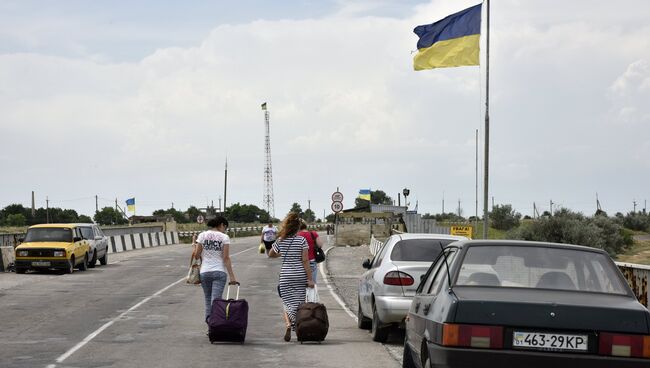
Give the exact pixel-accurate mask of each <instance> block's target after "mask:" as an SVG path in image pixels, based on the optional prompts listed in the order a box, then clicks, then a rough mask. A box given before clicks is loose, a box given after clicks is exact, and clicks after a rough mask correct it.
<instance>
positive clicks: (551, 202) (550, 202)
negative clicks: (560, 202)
mask: <svg viewBox="0 0 650 368" xmlns="http://www.w3.org/2000/svg"><path fill="white" fill-rule="evenodd" d="M549 204H550V205H551V206H550V207H551V216H553V200H552V199H551V200H550V201H549Z"/></svg>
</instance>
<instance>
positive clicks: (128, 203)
mask: <svg viewBox="0 0 650 368" xmlns="http://www.w3.org/2000/svg"><path fill="white" fill-rule="evenodd" d="M126 208H127V209H128V211H129V212H133V213H135V198H129V199H127V200H126Z"/></svg>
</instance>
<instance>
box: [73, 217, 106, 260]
mask: <svg viewBox="0 0 650 368" xmlns="http://www.w3.org/2000/svg"><path fill="white" fill-rule="evenodd" d="M76 225H77V227H79V228H80V229H81V235H83V238H84V239H86V240H88V243H89V245H90V253H89V254H88V267H90V268H93V267H95V265H96V264H97V261H99V263H100V264H101V265H102V266H105V265H106V264H107V263H108V237H107V236H106V235H104V233H103V232H102V230H101V229H100V228H99V226H97V225H94V224H76Z"/></svg>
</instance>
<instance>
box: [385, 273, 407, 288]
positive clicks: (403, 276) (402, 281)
mask: <svg viewBox="0 0 650 368" xmlns="http://www.w3.org/2000/svg"><path fill="white" fill-rule="evenodd" d="M413 283H415V280H413V277H411V275H409V274H408V273H404V272H401V271H390V272H388V273H386V276H384V284H386V285H395V286H411V285H413Z"/></svg>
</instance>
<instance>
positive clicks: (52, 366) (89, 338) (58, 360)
mask: <svg viewBox="0 0 650 368" xmlns="http://www.w3.org/2000/svg"><path fill="white" fill-rule="evenodd" d="M253 249H257V246H255V247H253V248H248V249H244V250H242V251H240V252H237V253H235V254H233V255H231V257H234V256H236V255H238V254H242V253H244V252H248V251H249V250H253ZM181 281H185V277H183V278H182V279H180V280H177V281H174V282H173V283H171V284H169V285H167V286H165V287H164V288H162V289H160V290H158V291H156V292H155V293H154V294H152V295H151V296H148V297H146V298H144V299H142V300H141V301H140V302H139V303H138V304H136V305H134V306H132V307H131V308H129V309H127V310H126V311H124V312H122V313H121V314H120V315H119V316H117V317H115V318H113V319H112V320H110V321H108V322H106V323H105V324H104V325H103V326H102V327H100V328H98V329H97V330H95V331H94V332H93V333H91V334H90V335H88V336H86V338H84V339H83V340H81V342H79V343H78V344H77V345H75V346H73V347H72V349H70V350H68V351H66V352H65V353H63V355H61V356H60V357H58V358H56V363H57V364H59V363H63V361H64V360H66V359H68V358H69V357H70V356H71V355H72V354H74V353H75V352H76V351H77V350H79V349H81V348H82V347H84V346H85V345H86V344H88V343H89V342H90V341H92V339H94V338H95V337H97V335H99V334H100V333H102V332H103V331H104V330H106V329H107V328H109V327H111V326H112V325H113V324H114V323H115V322H117V321H119V320H120V319H122V318H123V317H124V316H126V315H127V314H128V313H129V312H133V311H134V310H136V309H138V308H139V307H140V306H142V305H143V304H145V303H146V302H148V301H150V300H151V299H153V298H155V297H157V296H158V295H160V294H162V293H164V292H165V291H167V290H169V289H170V288H171V287H173V286H174V285H176V284H178V283H180V282H181ZM45 368H56V364H48V365H47V366H45Z"/></svg>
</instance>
